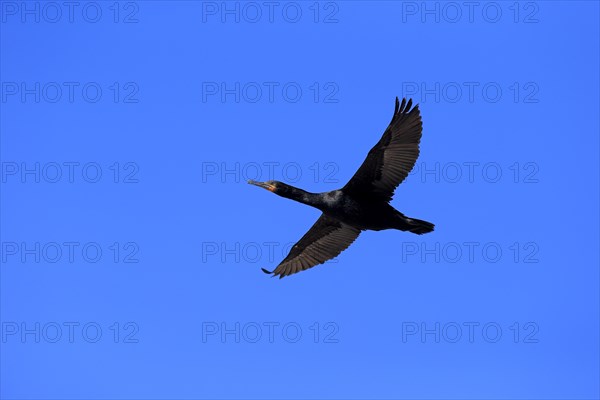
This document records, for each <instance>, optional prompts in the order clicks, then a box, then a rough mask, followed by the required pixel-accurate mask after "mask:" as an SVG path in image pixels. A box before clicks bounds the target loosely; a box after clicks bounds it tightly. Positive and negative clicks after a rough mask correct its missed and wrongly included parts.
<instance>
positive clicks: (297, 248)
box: [265, 214, 360, 278]
mask: <svg viewBox="0 0 600 400" xmlns="http://www.w3.org/2000/svg"><path fill="white" fill-rule="evenodd" d="M359 234H360V229H357V228H355V227H353V226H350V225H347V224H345V223H343V222H341V221H339V220H337V219H335V218H331V217H328V216H326V215H325V214H322V215H321V217H319V219H318V220H317V222H315V224H314V225H313V226H312V227H311V228H310V229H309V230H308V232H306V233H305V234H304V236H302V239H300V240H299V241H298V243H296V244H295V245H294V246H293V247H292V249H291V250H290V253H289V254H288V255H287V257H286V258H285V259H284V260H283V261H282V262H281V263H280V264H279V265H278V266H277V268H275V270H274V271H273V272H272V274H273V275H274V276H277V275H279V278H283V277H284V276H287V275H291V274H295V273H296V272H300V271H304V270H305V269H309V268H312V267H314V266H315V265H319V264H323V263H324V262H325V261H327V260H330V259H332V258H334V257H336V256H337V255H339V254H340V253H341V252H342V251H344V250H346V249H347V248H348V247H349V246H350V245H351V244H352V242H354V240H356V238H357V237H358V235H359ZM265 272H268V271H265Z"/></svg>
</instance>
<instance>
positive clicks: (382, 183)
mask: <svg viewBox="0 0 600 400" xmlns="http://www.w3.org/2000/svg"><path fill="white" fill-rule="evenodd" d="M411 106H412V99H410V100H408V103H407V102H406V99H402V104H400V102H399V101H398V98H397V97H396V109H395V110H394V116H393V117H392V121H391V122H390V124H389V125H388V127H387V129H386V130H385V132H384V133H383V136H382V137H381V139H380V140H379V142H377V144H376V145H375V146H373V148H372V149H371V150H370V151H369V154H368V155H367V158H366V159H365V161H364V162H363V163H362V165H361V166H360V168H359V169H358V171H356V173H355V174H354V176H353V177H352V178H351V179H350V181H348V183H347V184H346V186H344V187H343V188H342V191H344V192H345V193H349V194H354V195H357V196H363V197H364V196H370V197H375V198H377V199H382V200H386V201H390V200H391V199H392V197H393V195H394V190H396V187H398V185H399V184H400V183H402V181H403V180H404V178H406V177H407V176H408V174H409V172H410V171H411V170H412V168H413V166H414V165H415V162H416V161H417V158H418V157H419V142H420V141H421V131H422V129H423V124H422V123H421V114H420V112H419V106H418V105H416V106H415V107H414V108H413V109H412V110H411Z"/></svg>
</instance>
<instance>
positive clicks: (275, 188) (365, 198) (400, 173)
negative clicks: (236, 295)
mask: <svg viewBox="0 0 600 400" xmlns="http://www.w3.org/2000/svg"><path fill="white" fill-rule="evenodd" d="M411 105H412V101H411V100H409V101H408V103H406V99H403V100H402V104H400V103H399V101H398V99H396V109H395V111H394V116H393V117H392V121H391V122H390V125H389V126H388V128H387V129H386V131H385V132H384V134H383V136H382V137H381V139H380V140H379V142H378V143H377V144H376V145H375V146H374V147H373V148H372V149H371V151H370V152H369V154H368V155H367V158H366V160H365V161H364V162H363V164H362V165H361V166H360V168H359V169H358V171H357V172H356V173H355V174H354V176H353V177H352V178H351V179H350V181H349V182H348V183H347V184H346V185H345V186H344V187H343V188H341V189H337V190H333V191H330V192H323V193H310V192H307V191H304V190H302V189H299V188H295V187H293V186H290V185H287V184H285V183H282V182H277V181H268V182H255V181H249V182H248V183H251V184H254V185H257V186H260V187H263V188H265V189H267V190H269V191H272V192H274V193H276V194H278V195H280V196H282V197H286V198H289V199H292V200H295V201H298V202H300V203H304V204H307V205H309V206H312V207H315V208H317V209H319V210H321V211H322V213H323V214H322V215H321V217H320V218H319V219H318V220H317V222H315V224H314V225H313V226H312V227H311V228H310V229H309V231H308V232H307V233H306V234H305V235H304V236H303V237H302V238H301V239H300V240H299V241H298V243H296V244H295V245H294V246H293V247H292V249H291V250H290V253H289V254H288V256H287V257H286V258H285V259H284V260H283V261H282V262H281V263H280V264H279V265H278V266H277V268H276V269H275V270H274V271H273V272H272V273H273V274H274V275H279V277H280V278H283V277H284V276H287V275H290V274H293V273H296V272H299V271H302V270H305V269H308V268H311V267H313V266H315V265H318V264H322V263H323V262H325V261H327V260H329V259H331V258H333V257H335V256H337V255H338V254H339V253H341V252H342V251H343V250H345V249H346V248H347V247H348V246H350V244H352V242H353V241H354V240H355V239H356V238H357V237H358V235H359V234H360V232H361V231H364V230H373V231H380V230H384V229H399V230H402V231H409V232H412V233H416V234H419V235H420V234H423V233H428V232H431V231H433V228H434V225H433V224H431V223H429V222H427V221H422V220H419V219H416V218H409V217H407V216H405V215H404V214H402V213H401V212H400V211H398V210H396V209H395V208H394V207H392V206H391V205H390V204H389V201H390V200H391V199H392V196H393V193H394V190H395V188H396V187H397V186H398V185H399V184H400V183H401V182H402V181H403V180H404V178H406V176H407V175H408V173H409V172H410V170H411V169H412V167H413V166H414V163H415V161H416V160H417V157H418V155H419V142H420V139H421V130H422V124H421V117H420V114H419V109H418V106H415V107H414V108H413V109H412V110H411ZM263 271H265V272H267V273H271V272H269V271H267V270H265V269H263Z"/></svg>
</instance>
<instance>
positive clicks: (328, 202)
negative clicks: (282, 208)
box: [282, 186, 339, 212]
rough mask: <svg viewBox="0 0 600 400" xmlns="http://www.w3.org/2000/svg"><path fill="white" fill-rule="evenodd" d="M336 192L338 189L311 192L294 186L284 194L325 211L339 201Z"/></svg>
mask: <svg viewBox="0 0 600 400" xmlns="http://www.w3.org/2000/svg"><path fill="white" fill-rule="evenodd" d="M336 192H337V191H334V192H325V193H311V192H307V191H306V190H302V189H298V188H296V187H293V186H292V187H290V190H289V191H288V192H287V193H286V194H284V195H282V196H283V197H287V198H288V199H292V200H295V201H297V202H300V203H303V204H306V205H309V206H312V207H315V208H318V209H319V210H321V211H324V212H325V211H327V210H329V209H330V208H331V207H333V206H334V205H335V204H336V203H337V200H338V199H339V196H338V195H337V193H336Z"/></svg>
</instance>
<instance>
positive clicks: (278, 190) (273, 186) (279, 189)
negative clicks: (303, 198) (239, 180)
mask: <svg viewBox="0 0 600 400" xmlns="http://www.w3.org/2000/svg"><path fill="white" fill-rule="evenodd" d="M248 183H249V184H251V185H255V186H258V187H261V188H263V189H267V190H268V191H269V192H273V193H275V194H278V195H280V196H284V197H286V194H289V193H290V192H292V190H293V188H292V187H291V186H290V185H286V184H285V183H283V182H279V181H266V182H257V181H253V180H252V179H250V180H249V181H248Z"/></svg>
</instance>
